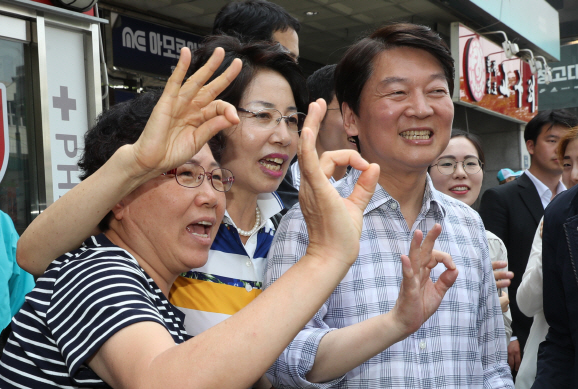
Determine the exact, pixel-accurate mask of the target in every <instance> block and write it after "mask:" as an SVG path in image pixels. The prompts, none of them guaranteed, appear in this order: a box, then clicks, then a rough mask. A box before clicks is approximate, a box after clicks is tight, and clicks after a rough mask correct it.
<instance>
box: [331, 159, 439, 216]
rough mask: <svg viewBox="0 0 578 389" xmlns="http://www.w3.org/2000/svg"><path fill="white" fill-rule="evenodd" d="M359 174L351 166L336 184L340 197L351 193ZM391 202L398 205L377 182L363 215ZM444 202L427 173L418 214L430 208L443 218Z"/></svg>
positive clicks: (426, 211) (425, 212) (424, 212)
mask: <svg viewBox="0 0 578 389" xmlns="http://www.w3.org/2000/svg"><path fill="white" fill-rule="evenodd" d="M360 175H361V171H359V170H357V169H354V168H352V169H351V172H350V173H349V175H348V176H347V177H345V178H344V179H342V180H341V181H339V182H338V183H337V184H336V189H337V191H338V192H339V194H340V195H341V196H342V197H347V196H349V195H350V194H351V192H353V188H354V187H355V184H356V183H357V180H358V179H359V176H360ZM391 202H395V203H396V204H397V206H399V203H398V202H397V200H395V199H394V198H393V197H391V195H390V194H389V193H387V192H386V191H385V189H383V187H382V186H381V185H379V183H378V184H377V186H376V188H375V193H374V194H373V196H371V200H369V203H368V204H367V207H366V208H365V211H364V212H363V215H364V216H365V215H366V214H368V213H369V212H371V211H373V210H374V209H376V208H379V207H380V206H382V205H383V204H389V203H391ZM444 204H445V201H444V199H443V197H442V196H441V194H440V192H438V191H437V190H436V189H435V188H434V186H433V183H432V181H431V178H430V176H429V174H427V175H426V186H425V192H424V195H423V201H422V208H421V211H420V214H424V215H425V214H427V213H428V212H429V211H430V210H432V211H433V212H439V213H440V215H439V216H440V218H442V219H443V218H444V217H445V216H446V210H445V208H444Z"/></svg>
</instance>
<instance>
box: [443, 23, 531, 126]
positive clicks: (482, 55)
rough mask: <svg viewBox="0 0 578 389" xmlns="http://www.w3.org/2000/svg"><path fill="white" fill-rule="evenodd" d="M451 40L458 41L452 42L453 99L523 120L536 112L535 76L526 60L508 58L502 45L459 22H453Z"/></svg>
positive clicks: (526, 119)
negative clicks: (453, 60)
mask: <svg viewBox="0 0 578 389" xmlns="http://www.w3.org/2000/svg"><path fill="white" fill-rule="evenodd" d="M452 40H457V41H458V42H457V44H456V42H452V50H453V51H454V52H453V53H452V54H453V56H454V59H455V60H456V80H455V83H456V86H457V85H459V95H458V94H457V93H454V100H455V101H461V102H464V103H468V104H473V105H475V106H477V107H478V108H481V109H485V110H489V111H491V112H494V113H498V114H502V115H506V116H509V117H512V118H515V119H518V120H522V121H525V122H528V121H530V119H532V118H533V117H534V116H535V115H536V114H537V111H538V98H537V96H538V93H537V75H535V74H532V72H531V70H530V66H529V65H528V64H527V63H526V62H525V61H523V60H521V59H520V58H518V57H513V58H507V57H506V54H505V53H504V50H503V48H502V47H501V46H499V45H497V44H495V43H493V42H491V41H489V40H488V39H486V38H484V37H483V36H481V35H479V34H477V33H475V32H474V31H472V30H470V29H469V28H467V27H465V26H463V25H461V24H459V23H454V24H453V25H452ZM456 50H457V53H456V52H455V51H456Z"/></svg>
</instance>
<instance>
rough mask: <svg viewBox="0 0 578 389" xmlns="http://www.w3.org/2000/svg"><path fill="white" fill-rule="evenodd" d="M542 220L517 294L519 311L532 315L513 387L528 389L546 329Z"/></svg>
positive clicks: (532, 378) (534, 374) (533, 378)
mask: <svg viewBox="0 0 578 389" xmlns="http://www.w3.org/2000/svg"><path fill="white" fill-rule="evenodd" d="M543 220H544V218H542V220H540V223H539V224H538V229H537V230H536V235H534V242H532V251H530V258H529V259H528V265H526V271H525V272H524V276H523V277H522V282H521V283H520V286H519V287H518V293H517V295H516V300H517V301H518V307H519V308H520V311H522V313H523V314H524V315H526V316H528V317H531V316H533V317H534V322H533V323H532V327H531V328H530V334H529V335H528V340H527V341H526V346H525V347H524V358H522V364H521V365H520V370H518V375H517V376H516V389H530V388H531V387H532V384H533V383H534V380H535V379H536V363H537V361H538V346H540V343H542V342H543V341H544V339H546V334H547V333H548V328H549V327H548V323H547V322H546V318H545V317H544V300H543V279H542V237H541V236H540V226H541V225H542V221H543Z"/></svg>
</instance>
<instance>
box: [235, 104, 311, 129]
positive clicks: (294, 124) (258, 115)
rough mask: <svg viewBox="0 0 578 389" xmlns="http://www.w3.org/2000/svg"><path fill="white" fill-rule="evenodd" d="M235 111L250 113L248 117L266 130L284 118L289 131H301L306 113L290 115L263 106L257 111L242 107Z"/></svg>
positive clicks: (275, 125)
mask: <svg viewBox="0 0 578 389" xmlns="http://www.w3.org/2000/svg"><path fill="white" fill-rule="evenodd" d="M237 111H239V112H244V113H248V114H250V115H251V116H250V118H252V119H253V120H254V122H255V124H256V125H258V126H259V127H261V128H266V129H268V130H270V129H272V128H275V127H277V126H278V125H279V123H281V120H285V123H286V124H287V128H288V129H289V131H291V132H299V131H301V129H302V128H303V123H304V122H305V118H306V117H307V115H305V114H304V113H302V112H295V113H292V114H291V115H286V116H284V115H283V114H282V113H281V112H279V111H278V110H276V109H275V108H263V109H260V110H259V111H257V112H253V111H249V110H246V109H244V108H237Z"/></svg>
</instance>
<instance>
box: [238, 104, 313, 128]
mask: <svg viewBox="0 0 578 389" xmlns="http://www.w3.org/2000/svg"><path fill="white" fill-rule="evenodd" d="M236 109H237V111H241V112H244V113H250V114H252V115H255V116H256V115H257V114H258V113H259V112H261V111H264V110H272V109H273V110H275V111H277V112H279V114H280V115H281V117H280V118H279V119H277V120H276V121H277V124H275V126H273V127H271V128H270V129H273V128H275V127H277V126H278V125H279V124H280V123H281V120H284V121H285V124H286V125H287V129H288V130H289V131H291V132H297V133H298V134H299V133H301V129H302V128H303V123H301V126H299V123H297V131H292V130H291V129H290V128H289V123H288V121H287V120H288V119H289V118H290V117H291V116H293V115H297V114H301V115H303V122H305V118H306V117H307V114H304V113H303V112H293V113H292V114H291V115H283V114H282V113H281V111H279V110H278V109H277V108H261V109H260V110H258V111H257V112H253V111H249V110H248V109H245V108H241V107H236Z"/></svg>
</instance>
